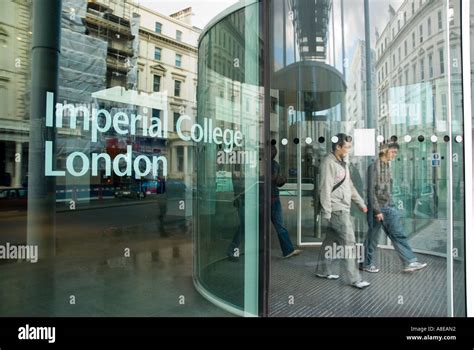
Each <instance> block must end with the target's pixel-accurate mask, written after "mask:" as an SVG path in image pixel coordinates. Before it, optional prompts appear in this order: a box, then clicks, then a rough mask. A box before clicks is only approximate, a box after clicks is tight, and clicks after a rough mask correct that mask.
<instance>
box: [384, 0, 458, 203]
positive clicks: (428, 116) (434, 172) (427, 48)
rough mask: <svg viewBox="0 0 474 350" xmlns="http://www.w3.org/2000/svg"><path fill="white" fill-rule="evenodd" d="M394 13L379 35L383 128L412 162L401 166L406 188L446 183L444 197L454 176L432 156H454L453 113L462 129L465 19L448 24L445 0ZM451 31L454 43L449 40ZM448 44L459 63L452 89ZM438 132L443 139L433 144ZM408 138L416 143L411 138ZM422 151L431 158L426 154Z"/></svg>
mask: <svg viewBox="0 0 474 350" xmlns="http://www.w3.org/2000/svg"><path fill="white" fill-rule="evenodd" d="M453 3H455V2H453ZM456 3H457V2H456ZM449 11H450V12H451V11H453V9H452V8H450V10H449ZM389 13H390V20H389V22H388V24H387V26H386V27H385V28H384V29H383V31H382V34H381V35H380V36H378V34H376V35H377V42H376V51H377V60H376V70H377V77H376V82H377V83H376V86H377V95H378V132H379V134H381V135H383V136H384V137H385V138H391V137H392V136H397V137H398V138H399V139H400V141H402V143H403V145H402V146H403V147H404V148H403V149H402V153H403V154H404V158H403V159H404V160H405V161H409V162H412V165H411V166H410V167H407V166H405V167H403V169H401V168H400V169H398V168H399V167H396V168H397V169H398V170H397V169H396V170H395V171H396V172H398V175H397V178H398V179H399V180H400V181H401V184H400V186H404V184H407V183H409V182H411V183H412V185H413V186H414V187H413V188H412V192H421V191H422V189H423V188H424V187H426V186H428V185H429V184H433V183H434V184H435V186H439V187H440V188H439V194H440V195H441V196H442V195H443V191H444V189H443V187H445V181H446V179H447V176H448V175H447V173H446V167H440V169H438V168H437V167H435V166H432V164H431V155H432V154H433V155H435V154H440V155H441V157H443V159H444V157H445V156H446V157H448V153H447V147H446V146H445V142H444V141H443V140H444V137H445V135H449V133H448V131H449V130H448V112H451V116H452V123H451V126H452V132H453V133H462V130H461V125H462V123H461V120H462V108H461V105H457V104H456V102H455V101H461V100H462V98H461V94H462V86H461V80H460V72H461V68H460V64H459V62H460V53H461V52H460V51H461V50H460V49H461V46H460V44H461V43H460V38H459V33H460V23H458V22H456V21H459V19H457V20H455V19H454V16H453V17H450V18H449V23H448V24H447V23H446V22H447V21H446V18H447V13H446V4H445V2H443V1H408V0H407V1H404V2H403V3H402V5H401V6H400V8H399V9H398V10H397V11H395V10H394V9H393V8H392V7H389ZM453 13H454V12H453ZM447 25H448V27H447ZM447 30H449V31H448V33H449V40H450V46H448V45H447V44H446V39H447V38H446V31H447ZM448 48H449V50H450V51H449V55H450V57H451V61H452V62H453V64H452V65H451V67H450V69H451V77H450V78H451V80H450V83H451V86H450V89H451V90H449V88H448V78H449V77H448V76H447V74H448V67H447V65H448V63H447V58H448V57H449V56H448V52H447V50H448ZM450 93H451V98H452V101H454V103H453V106H452V108H451V111H449V110H448V97H449V94H450ZM420 135H424V138H423V139H421V140H422V141H420V140H419V139H418V137H419V136H420ZM432 135H433V137H437V138H438V140H439V141H438V142H433V143H432V142H431V140H430V137H431V136H432ZM405 136H406V137H407V138H408V137H411V139H412V140H413V141H411V142H409V141H405ZM449 136H450V137H452V135H449ZM425 139H426V140H425ZM408 140H410V138H408ZM455 147H456V146H455ZM420 150H421V154H423V155H426V156H424V157H420V156H419V154H420V153H419V152H420ZM454 152H457V151H456V150H454ZM409 169H410V170H409ZM455 176H458V175H455ZM438 183H439V185H437V184H438Z"/></svg>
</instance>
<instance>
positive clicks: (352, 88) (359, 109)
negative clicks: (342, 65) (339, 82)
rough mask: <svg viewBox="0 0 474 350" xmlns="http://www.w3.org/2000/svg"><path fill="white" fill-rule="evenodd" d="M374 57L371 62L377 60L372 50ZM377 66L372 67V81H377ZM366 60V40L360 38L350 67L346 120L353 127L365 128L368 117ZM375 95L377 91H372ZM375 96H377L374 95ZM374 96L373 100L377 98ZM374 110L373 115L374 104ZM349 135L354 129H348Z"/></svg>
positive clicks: (372, 107)
mask: <svg viewBox="0 0 474 350" xmlns="http://www.w3.org/2000/svg"><path fill="white" fill-rule="evenodd" d="M371 53H372V59H371V62H372V63H373V62H375V52H374V51H373V50H371ZM374 68H375V67H374V66H373V64H372V65H371V67H370V69H371V72H372V81H375V69H374ZM366 80H367V79H366V60H365V42H364V41H363V40H358V42H357V46H356V50H355V53H354V56H353V58H352V63H351V66H350V69H349V79H348V82H347V95H346V96H347V97H346V107H347V117H346V121H348V122H352V123H351V124H352V125H351V126H352V128H353V129H359V128H365V127H366V123H365V121H366V118H367V113H368V110H367V108H368V107H367V94H366V91H367V81H366ZM370 93H371V94H372V95H373V96H374V95H375V91H374V90H372V91H371V92H370ZM374 97H375V96H374ZM374 97H372V101H374V102H375V101H376V99H375V98H374ZM370 108H371V110H372V113H371V115H374V111H375V108H374V106H371V107H370ZM346 132H347V133H348V134H349V135H353V134H354V133H353V130H346Z"/></svg>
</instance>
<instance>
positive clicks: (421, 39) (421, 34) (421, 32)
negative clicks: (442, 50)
mask: <svg viewBox="0 0 474 350" xmlns="http://www.w3.org/2000/svg"><path fill="white" fill-rule="evenodd" d="M422 42H423V24H420V43H422Z"/></svg>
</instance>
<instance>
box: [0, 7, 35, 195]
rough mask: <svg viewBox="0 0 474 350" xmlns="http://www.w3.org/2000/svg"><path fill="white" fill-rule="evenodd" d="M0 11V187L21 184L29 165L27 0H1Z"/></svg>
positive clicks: (28, 32) (28, 38) (29, 43)
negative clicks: (0, 51)
mask: <svg viewBox="0 0 474 350" xmlns="http://www.w3.org/2000/svg"><path fill="white" fill-rule="evenodd" d="M1 6H2V11H0V49H1V50H2V53H1V54H0V106H1V108H0V186H2V185H4V186H5V185H6V186H10V185H12V186H20V185H21V183H22V182H23V181H24V180H25V175H26V168H27V164H28V160H27V158H26V157H27V153H28V151H27V150H28V145H27V142H28V129H29V127H28V125H29V113H28V108H29V104H28V99H27V98H26V96H27V94H28V81H29V73H30V60H29V56H28V55H29V49H30V45H31V28H30V8H31V4H30V2H29V1H26V0H22V1H3V2H2V5H1Z"/></svg>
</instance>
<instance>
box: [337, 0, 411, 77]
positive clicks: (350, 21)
mask: <svg viewBox="0 0 474 350" xmlns="http://www.w3.org/2000/svg"><path fill="white" fill-rule="evenodd" d="M402 3H403V0H390V1H389V0H372V1H369V15H370V18H369V20H370V46H371V48H372V49H374V50H375V31H376V30H378V32H379V33H380V34H382V32H383V30H384V29H385V27H386V26H387V24H388V22H389V20H390V14H389V12H388V6H389V5H392V7H393V8H394V9H395V11H397V10H398V8H399V7H400V6H401V5H402ZM343 4H344V41H345V43H344V47H345V55H346V58H347V59H348V62H349V64H348V65H346V70H347V69H348V68H349V66H350V62H351V61H352V56H353V55H354V52H355V48H356V46H357V41H358V40H359V39H360V40H365V22H364V0H345V1H343ZM333 5H334V36H335V41H336V57H337V65H336V68H337V69H338V70H339V71H341V72H342V25H341V23H342V22H341V0H334V2H333ZM329 30H330V31H332V26H331V25H330V27H329ZM328 39H329V40H332V33H330V35H329V37H328ZM331 63H332V62H331ZM346 74H347V72H346Z"/></svg>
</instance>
